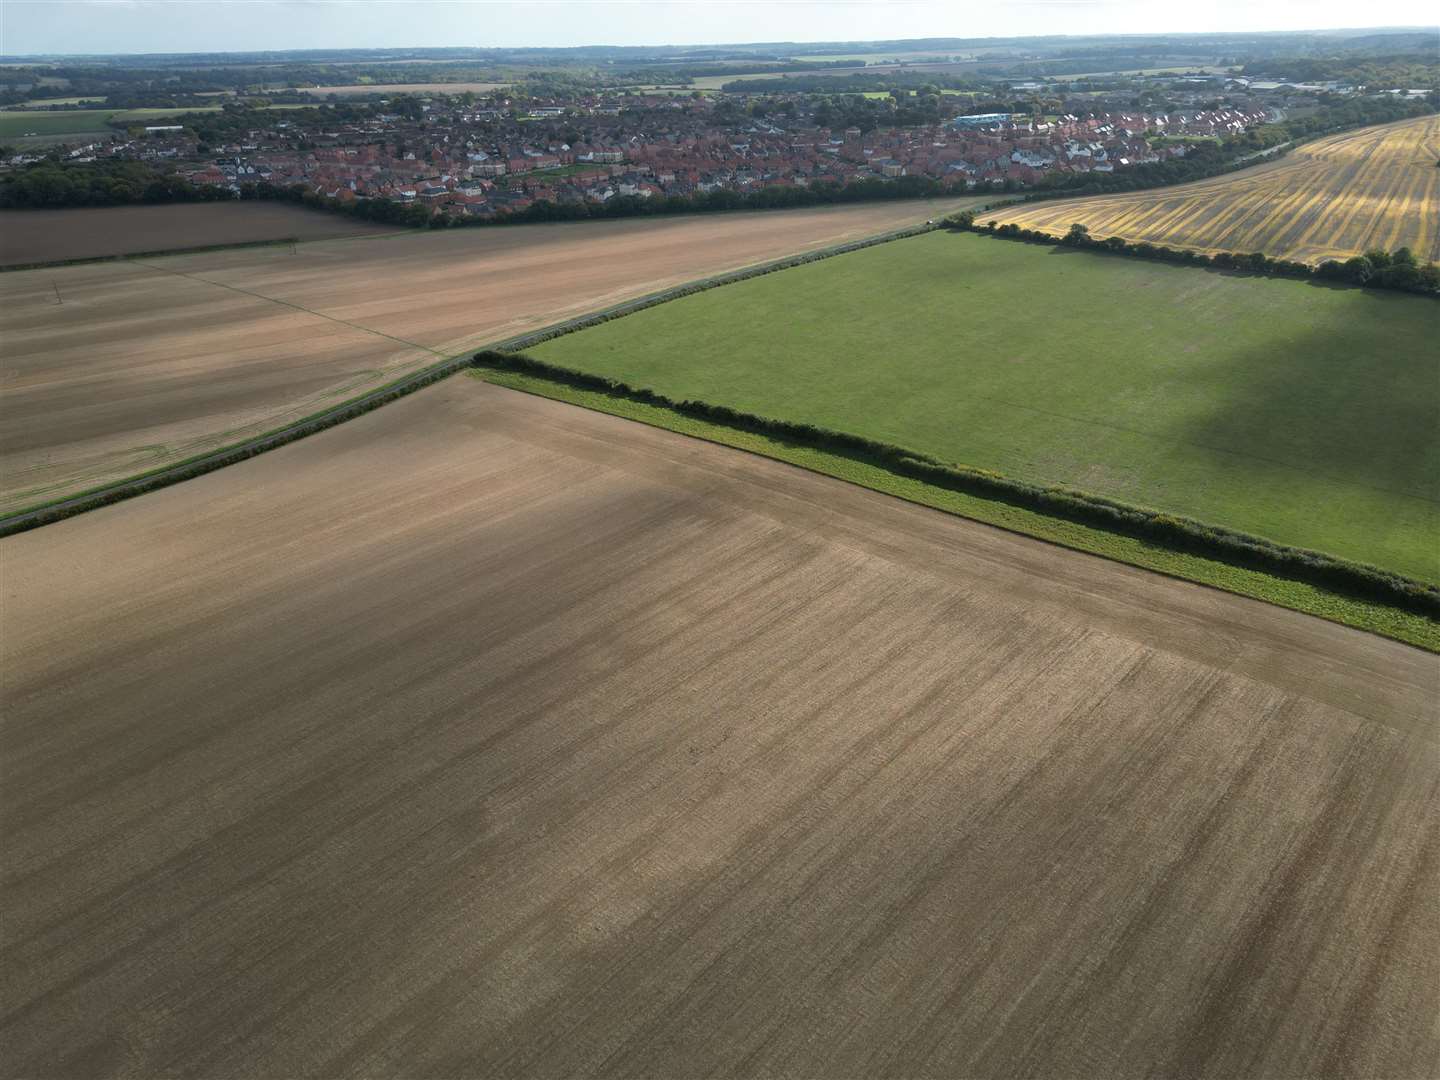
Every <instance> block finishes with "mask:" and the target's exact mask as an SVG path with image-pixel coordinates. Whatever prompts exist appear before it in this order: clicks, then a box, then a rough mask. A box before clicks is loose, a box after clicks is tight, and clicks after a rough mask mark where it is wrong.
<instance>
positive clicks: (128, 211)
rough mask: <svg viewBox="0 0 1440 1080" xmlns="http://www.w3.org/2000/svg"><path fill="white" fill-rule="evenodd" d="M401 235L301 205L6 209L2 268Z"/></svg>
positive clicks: (0, 229)
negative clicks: (215, 246)
mask: <svg viewBox="0 0 1440 1080" xmlns="http://www.w3.org/2000/svg"><path fill="white" fill-rule="evenodd" d="M399 231H401V230H399V229H396V228H395V227H393V226H389V225H377V224H373V223H371V222H368V221H356V220H352V219H351V218H345V217H339V216H338V215H336V214H326V213H322V212H321V211H318V210H307V209H305V208H304V207H301V206H287V205H284V204H280V203H264V202H234V203H178V204H175V205H172V206H106V207H95V208H93V209H89V208H87V209H83V210H4V211H0V266H15V265H25V264H28V263H37V262H58V261H60V260H62V259H94V258H100V257H105V256H111V255H132V254H135V253H137V252H143V251H170V250H173V249H178V248H191V247H209V246H210V245H212V244H247V243H252V242H254V241H257V240H288V239H291V238H294V239H296V240H329V239H334V238H337V237H342V236H372V235H375V234H377V233H391V232H399Z"/></svg>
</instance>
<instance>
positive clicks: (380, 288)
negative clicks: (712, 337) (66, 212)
mask: <svg viewBox="0 0 1440 1080" xmlns="http://www.w3.org/2000/svg"><path fill="white" fill-rule="evenodd" d="M973 203H974V200H967V199H958V200H943V201H937V202H897V203H870V204H863V205H852V206H843V207H829V208H821V209H813V210H795V211H785V212H771V213H746V214H711V215H693V216H686V217H673V218H664V219H650V220H636V219H632V220H628V221H616V222H596V223H592V224H585V225H535V226H514V227H510V228H491V229H483V228H482V229H458V230H451V231H447V232H422V233H408V234H404V235H392V236H376V237H358V238H353V239H344V240H332V241H319V242H315V243H307V244H301V245H299V246H298V248H297V250H296V252H295V253H294V254H292V253H291V251H290V250H289V248H286V247H270V248H253V249H248V250H235V251H218V252H207V253H203V254H195V255H180V256H168V257H165V258H156V259H146V260H130V261H126V262H123V263H104V264H96V265H90V266H71V267H58V268H54V269H44V270H26V271H16V272H12V273H6V274H0V336H3V339H4V342H5V355H4V357H3V367H0V510H5V511H13V510H18V509H21V508H23V507H26V506H31V505H35V504H37V503H41V502H48V501H51V500H53V499H56V498H59V497H62V496H64V495H68V494H74V493H75V492H77V491H81V490H85V489H87V488H90V487H93V486H96V485H98V484H101V483H105V482H108V481H113V480H116V479H120V478H123V477H127V476H131V475H134V474H136V473H139V472H143V471H145V470H147V469H152V468H156V467H159V466H161V465H166V464H172V463H174V462H176V461H180V460H183V459H185V458H187V457H191V456H193V455H195V454H198V453H202V452H204V451H207V450H211V449H214V448H215V447H217V446H221V445H226V444H229V443H232V442H236V441H239V440H240V439H243V438H245V437H248V436H252V435H256V434H259V433H261V432H264V431H268V430H270V429H272V428H275V427H278V426H280V425H282V424H284V423H285V422H287V421H290V420H294V419H297V418H299V417H301V416H305V415H308V414H309V413H312V412H315V411H317V410H319V409H321V408H324V407H325V406H328V405H331V404H334V403H336V402H338V401H341V400H344V399H345V398H348V397H352V396H354V395H355V394H358V393H361V392H363V391H365V390H368V389H371V388H373V387H375V386H378V385H381V384H383V383H385V382H388V381H390V380H392V379H394V378H396V377H398V376H400V375H402V374H405V373H407V372H410V371H413V370H415V369H416V368H419V367H422V366H425V365H426V364H430V363H433V362H435V361H436V360H438V359H441V358H443V357H445V356H447V355H452V354H458V353H461V352H464V351H466V350H467V349H471V348H474V347H476V346H479V345H481V344H484V343H486V342H490V341H496V340H500V339H503V338H506V337H509V336H512V335H514V334H518V333H521V332H523V331H525V330H529V329H534V328H536V327H539V326H544V325H547V324H549V323H552V322H556V321H559V320H561V319H565V318H569V317H573V316H575V315H579V314H582V313H584V312H587V311H592V310H595V309H598V308H602V307H605V306H607V305H610V304H614V303H618V302H620V301H622V300H626V299H630V298H632V297H635V296H641V295H644V294H646V293H649V292H654V291H657V290H659V289H663V288H666V287H668V286H671V285H675V284H679V283H681V282H684V281H689V280H693V279H697V278H703V277H706V276H709V275H712V274H716V273H719V272H721V271H725V270H730V269H734V268H736V267H740V266H745V265H750V264H753V263H757V262H764V261H766V260H769V259H774V258H780V257H782V256H785V255H789V254H793V253H796V252H801V251H807V250H811V249H814V248H821V247H827V246H830V245H833V244H838V243H842V242H844V241H847V240H854V239H857V238H860V237H864V236H870V235H873V234H876V233H882V232H887V231H890V230H892V229H896V228H901V227H903V226H907V225H913V224H914V223H916V222H917V221H924V220H925V219H926V218H927V217H932V216H938V215H940V214H943V213H946V212H949V211H950V210H953V209H955V208H957V207H960V206H965V205H972V204H973ZM92 213H97V214H99V213H108V211H92ZM57 288H58V290H59V294H60V296H61V298H62V299H63V303H57V302H56V289H57Z"/></svg>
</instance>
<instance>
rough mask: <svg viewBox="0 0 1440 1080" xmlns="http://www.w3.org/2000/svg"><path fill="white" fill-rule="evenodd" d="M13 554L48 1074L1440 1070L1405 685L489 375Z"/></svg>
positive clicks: (8, 622)
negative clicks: (502, 384)
mask: <svg viewBox="0 0 1440 1080" xmlns="http://www.w3.org/2000/svg"><path fill="white" fill-rule="evenodd" d="M996 246H1001V245H998V244H997V245H996ZM1004 246H1006V247H1010V246H1013V245H1004ZM0 557H3V559H4V565H5V575H4V584H5V588H6V602H5V603H4V604H3V605H0V677H3V679H4V682H5V693H6V701H7V707H6V709H5V710H4V717H3V720H4V723H3V727H0V752H3V755H4V759H5V762H6V774H5V783H4V784H3V785H0V814H3V817H4V820H5V822H6V842H5V844H4V845H3V851H0V889H3V895H0V902H3V905H4V911H5V913H6V917H5V918H4V919H3V920H0V947H3V949H4V951H5V954H6V956H7V957H8V958H9V961H10V964H11V965H12V969H11V970H12V971H15V972H23V978H17V979H13V980H12V981H11V984H10V986H9V987H8V988H7V1011H6V1013H5V1015H4V1016H3V1017H0V1058H3V1060H4V1061H5V1062H6V1068H7V1069H9V1070H10V1071H12V1072H13V1073H14V1074H16V1075H27V1076H33V1075H40V1074H47V1073H48V1074H53V1075H63V1076H89V1075H108V1076H114V1077H117V1078H131V1077H133V1078H148V1077H154V1076H162V1075H165V1076H168V1075H182V1074H183V1075H211V1076H298V1075H313V1076H334V1077H341V1076H377V1075H386V1074H396V1073H403V1074H405V1075H417V1076H421V1075H423V1076H438V1075H473V1076H496V1077H500V1076H539V1075H545V1076H561V1075H563V1076H575V1077H589V1076H615V1077H621V1076H641V1075H651V1076H654V1075H674V1076H688V1075H699V1074H702V1073H718V1074H720V1075H730V1076H796V1077H800V1076H858V1075H887V1076H914V1077H928V1076H935V1077H942V1076H943V1077H952V1076H987V1077H996V1078H1005V1077H1022V1076H1061V1075H1073V1074H1075V1073H1077V1072H1082V1073H1084V1074H1086V1075H1094V1076H1104V1077H1108V1078H1113V1080H1139V1078H1141V1077H1149V1076H1186V1077H1215V1078H1221V1077H1235V1076H1321V1075H1324V1076H1383V1077H1419V1076H1426V1075H1430V1074H1431V1073H1432V1072H1433V1066H1434V1063H1435V1061H1436V1059H1437V1052H1440V1046H1437V1041H1436V1040H1437V1032H1436V1028H1435V1026H1434V1023H1433V1019H1434V1016H1435V1015H1436V1012H1437V1008H1440V991H1437V987H1440V954H1437V953H1436V951H1435V950H1434V949H1433V947H1432V946H1433V944H1434V940H1435V937H1436V935H1437V933H1440V899H1437V895H1436V893H1435V890H1434V889H1433V888H1431V885H1432V884H1433V881H1434V873H1435V870H1434V867H1435V862H1436V857H1437V838H1440V818H1437V814H1440V798H1437V795H1440V758H1437V756H1436V754H1435V753H1434V749H1435V743H1434V739H1435V730H1436V729H1435V723H1436V719H1437V716H1436V702H1437V701H1440V686H1437V666H1436V664H1435V662H1434V657H1433V656H1430V655H1427V654H1424V653H1421V652H1418V651H1417V650H1414V649H1410V648H1407V647H1404V646H1401V645H1398V644H1395V643H1393V642H1389V641H1385V640H1383V639H1380V638H1377V637H1373V636H1371V635H1368V634H1363V633H1358V632H1355V631H1350V630H1346V629H1344V628H1342V627H1338V626H1335V625H1332V624H1328V623H1325V622H1322V621H1319V620H1316V619H1312V618H1307V617H1305V616H1301V615H1298V614H1296V613H1294V612H1290V611H1284V610H1281V609H1278V608H1274V607H1270V606H1268V605H1264V604H1259V603H1254V602H1251V601H1247V600H1244V599H1240V598H1237V597H1234V596H1229V595H1225V594H1222V593H1218V592H1214V591H1211V590H1207V589H1202V588H1198V587H1195V586H1191V585H1187V584H1184V583H1181V582H1177V581H1173V580H1170V579H1167V578H1164V577H1161V576H1158V575H1153V574H1148V573H1144V572H1140V571H1137V570H1134V569H1133V568H1130V567H1126V566H1121V565H1117V564H1114V563H1110V562H1107V561H1104V560H1100V559H1094V558H1090V557H1087V556H1083V555H1079V554H1076V553H1074V552H1069V551H1065V550H1062V549H1058V548H1054V547H1051V546H1048V545H1043V544H1037V543H1034V542H1033V541H1030V540H1027V539H1025V538H1021V537H1016V536H1013V535H1010V534H1007V533H1004V532H1000V531H997V530H993V529H989V528H985V527H983V526H978V525H975V524H973V523H970V522H966V521H963V520H959V519H956V518H953V517H949V516H947V515H943V514H939V513H935V512H932V511H928V510H925V509H923V508H920V507H916V506H912V505H909V504H907V503H904V502H901V501H899V500H895V499H891V498H887V497H884V496H880V495H876V494H875V493H873V492H869V491H865V490H862V489H860V488H856V487H854V486H852V485H849V484H845V483H841V482H838V481H835V480H831V479H827V478H824V477H820V476H816V475H814V474H811V473H807V472H803V471H800V470H797V469H793V468H790V467H788V466H785V465H783V464H779V463H777V462H773V461H768V460H765V459H762V458H757V457H754V456H752V455H747V454H741V453H737V452H735V451H731V450H727V449H724V448H721V447H717V446H714V445H712V444H707V443H702V442H697V441H695V440H692V439H686V438H683V437H681V436H677V435H674V434H671V433H668V432H662V431H657V430H654V429H650V428H646V427H643V426H640V425H637V424H633V423H628V422H626V421H622V420H617V419H615V418H612V417H609V416H604V415H601V414H597V413H593V412H586V411H582V410H577V409H573V408H571V407H568V406H565V405H561V404H558V403H555V402H551V401H547V400H544V399H541V398H536V397H530V396H525V395H519V394H515V393H513V392H510V391H506V390H503V389H501V388H498V387H494V386H490V385H487V384H484V383H482V382H480V381H478V380H475V379H464V378H462V379H452V380H448V381H447V382H445V383H442V384H439V385H437V386H435V387H432V388H430V389H428V390H426V391H424V392H422V393H420V394H417V395H415V396H413V397H410V398H407V399H405V400H403V401H400V402H397V403H396V404H394V405H392V406H387V407H386V408H385V409H383V410H380V411H378V412H375V413H371V414H369V415H367V416H364V417H361V418H359V419H357V420H355V421H353V422H351V423H347V424H345V425H342V426H341V427H338V428H335V429H332V430H330V431H327V432H325V433H323V434H321V435H318V436H316V437H314V438H312V439H308V440H305V441H303V442H300V443H296V444H293V445H291V446H288V447H285V448H283V449H281V450H278V451H275V452H274V453H271V454H266V455H263V456H261V457H258V458H255V459H253V460H250V461H247V462H244V463H242V464H240V465H237V466H235V467H233V468H230V469H226V470H224V471H223V472H220V473H216V474H213V475H211V476H207V477H205V478H203V479H202V480H200V481H197V482H195V483H189V484H182V485H178V486H176V487H173V488H169V489H166V490H164V491H159V492H156V493H153V494H151V495H147V496H145V497H144V498H141V499H136V500H132V501H130V502H127V503H123V504H120V505H117V506H112V507H108V508H105V509H102V510H98V511H96V512H94V513H91V514H86V515H83V516H81V517H78V518H74V519H72V520H69V521H65V522H62V523H59V524H57V525H54V526H50V527H47V528H45V529H42V530H39V531H36V532H31V533H27V534H23V535H20V536H14V537H10V538H7V539H4V540H0Z"/></svg>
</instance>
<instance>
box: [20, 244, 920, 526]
mask: <svg viewBox="0 0 1440 1080" xmlns="http://www.w3.org/2000/svg"><path fill="white" fill-rule="evenodd" d="M940 228H942V225H941V223H940V219H935V220H933V221H929V222H926V223H925V224H922V225H914V226H910V227H907V228H904V229H895V230H891V231H889V232H884V233H879V234H876V235H873V236H868V237H864V238H861V239H858V240H850V241H846V242H844V243H841V244H835V245H831V246H829V247H823V248H817V249H815V250H813V251H807V252H801V253H798V254H794V255H786V256H783V257H781V258H779V259H772V260H768V261H765V262H761V263H756V264H753V265H751V266H746V267H740V268H737V269H735V270H727V271H724V272H723V273H720V274H716V275H713V276H711V277H708V278H699V279H697V280H695V281H690V282H686V283H683V284H681V285H675V286H672V287H670V288H668V289H662V290H659V291H657V292H653V293H648V294H646V295H644V296H639V297H636V298H634V299H631V300H626V301H622V302H621V303H618V304H612V305H610V306H609V307H606V308H602V309H600V310H598V311H593V312H589V313H587V314H584V315H577V316H574V317H572V318H569V319H566V320H563V321H562V322H558V323H554V324H551V325H550V326H545V327H540V328H539V329H536V330H531V331H527V332H525V333H523V334H519V335H516V336H513V337H510V338H506V339H503V340H500V341H495V342H490V343H486V344H482V345H480V346H478V347H472V348H467V349H465V350H463V351H462V352H460V353H456V354H454V355H449V356H447V355H445V354H443V353H440V352H438V351H437V350H434V349H430V348H428V347H426V346H423V345H416V344H415V343H414V342H409V341H405V340H404V339H402V338H397V337H393V336H392V335H389V334H385V333H382V332H381V331H378V330H371V329H370V328H369V327H366V326H360V325H358V324H354V323H348V322H346V321H345V320H343V319H337V318H334V317H333V316H328V315H322V314H321V313H320V312H317V311H311V310H310V309H309V308H304V307H301V306H299V305H297V304H291V303H289V302H288V301H284V300H274V299H273V298H272V297H267V296H264V295H262V294H259V293H252V292H249V290H246V289H242V288H239V287H238V286H232V285H225V284H223V283H222V282H214V281H208V280H206V279H204V278H194V277H193V275H189V274H184V273H182V272H180V271H176V270H167V269H165V268H164V267H155V266H150V265H149V264H146V263H141V265H143V266H146V268H147V269H152V270H158V271H160V272H163V273H168V274H175V275H176V276H178V277H187V278H192V279H193V280H198V281H201V282H203V283H205V284H208V285H217V286H219V287H220V288H226V289H231V290H233V291H235V292H239V293H242V294H245V295H248V296H253V297H255V298H257V299H260V300H271V301H272V302H274V303H277V304H282V305H284V306H286V307H290V308H293V309H295V310H297V311H302V312H305V313H306V314H310V315H317V316H319V317H321V318H324V319H329V320H330V321H333V322H337V323H340V324H341V325H345V326H350V327H352V328H354V329H357V330H362V331H365V332H367V333H372V334H376V335H378V336H380V337H385V338H389V339H390V340H392V341H395V342H398V343H400V344H403V345H405V346H406V347H408V348H416V349H421V350H422V351H425V352H428V353H431V354H432V355H434V356H440V357H442V359H441V360H439V361H438V362H437V363H435V364H431V365H429V366H428V367H425V368H422V369H420V370H419V371H414V372H411V373H410V374H408V375H403V376H401V377H400V378H398V379H394V380H392V381H391V382H388V383H385V384H384V385H381V386H378V387H376V388H375V389H373V390H369V391H366V392H365V393H363V394H360V395H357V396H356V397H353V398H350V399H348V400H346V401H342V402H340V403H339V404H337V405H332V406H330V407H328V408H325V409H322V410H320V411H319V412H314V413H310V414H309V415H308V416H303V417H300V418H299V419H298V420H293V421H291V422H289V423H286V424H282V425H281V426H280V427H277V428H274V429H272V430H270V431H267V432H263V433H261V434H259V435H256V436H253V437H251V438H249V439H243V440H241V441H240V442H237V443H232V444H230V445H229V446H222V447H219V448H218V449H215V450H210V451H207V452H205V453H202V454H197V455H195V456H193V457H189V458H185V459H183V460H181V461H177V462H175V463H173V464H171V465H164V466H161V467H159V468H156V469H151V470H149V471H147V472H143V473H139V474H137V475H134V476H130V477H126V478H124V479H121V480H116V481H113V482H110V483H107V484H101V485H98V486H96V487H93V488H90V489H88V490H86V491H81V492H78V493H76V494H74V495H68V496H65V497H64V498H60V499H52V500H50V501H48V502H44V503H40V504H38V505H36V506H30V507H24V508H22V509H19V510H15V511H12V512H10V513H6V514H3V515H0V537H6V536H13V535H15V534H16V533H21V532H26V531H28V530H30V529H35V528H39V527H41V526H43V525H49V524H52V523H54V522H57V521H63V520H64V519H66V518H69V517H74V516H75V515H77V514H83V513H85V512H86V511H87V510H96V509H99V508H100V507H102V506H108V505H110V504H111V503H116V502H121V501H123V500H125V499H129V498H133V497H134V496H136V495H142V494H144V493H145V492H147V491H154V490H156V489H158V488H162V487H168V486H170V485H171V484H178V483H180V482H182V481H184V480H189V479H192V478H193V477H196V476H203V475H204V474H205V473H208V472H214V471H215V470H216V469H221V468H224V467H225V466H226V465H233V464H236V463H238V462H241V461H244V460H245V459H247V458H251V457H254V456H255V455H257V454H262V453H264V452H266V451H267V450H274V449H278V448H279V447H281V446H284V445H286V444H287V443H291V442H295V441H297V440H299V439H303V438H305V437H306V436H308V435H314V434H316V433H318V432H320V431H324V430H325V429H326V428H330V427H334V426H335V425H337V424H340V423H343V422H344V421H346V420H350V419H353V418H355V417H357V416H361V415H363V414H364V413H367V412H369V411H371V410H372V409H376V408H379V407H380V406H381V405H385V404H388V403H389V402H391V401H394V400H396V399H397V398H401V397H404V396H405V395H407V394H410V393H413V392H414V391H416V390H419V389H421V388H423V387H425V386H429V385H430V384H431V383H435V382H439V381H440V380H441V379H444V378H447V377H448V376H450V375H453V374H455V373H456V372H457V371H461V370H463V369H465V368H467V367H473V366H474V364H475V357H476V356H477V355H478V354H479V353H481V352H484V351H487V350H504V351H510V350H518V349H522V348H528V347H529V346H530V345H533V344H535V343H536V342H537V341H539V340H545V339H546V338H549V337H558V336H560V335H561V334H567V333H571V332H572V331H575V330H580V329H584V328H585V327H586V326H591V325H595V324H596V323H600V322H604V321H606V320H608V319H613V318H619V317H621V316H623V315H629V314H632V313H633V312H636V311H643V310H644V309H645V308H648V307H654V306H656V305H657V304H663V303H665V302H667V301H669V300H674V299H678V298H679V297H682V296H689V295H691V294H692V293H696V292H701V291H703V290H705V289H713V288H718V287H720V286H722V285H729V284H731V283H733V282H736V281H743V280H745V279H746V278H751V277H758V276H760V275H761V274H769V273H774V272H775V271H777V270H786V269H789V268H790V267H793V266H800V265H802V264H804V263H807V262H817V261H819V260H821V259H827V258H832V257H833V256H836V255H844V254H847V253H849V252H851V251H859V250H860V249H862V248H866V247H872V246H874V245H876V244H885V243H889V242H890V241H892V240H902V239H905V238H906V237H910V236H918V235H920V234H922V233H926V232H931V231H934V230H936V229H940ZM382 235H384V234H382Z"/></svg>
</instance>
